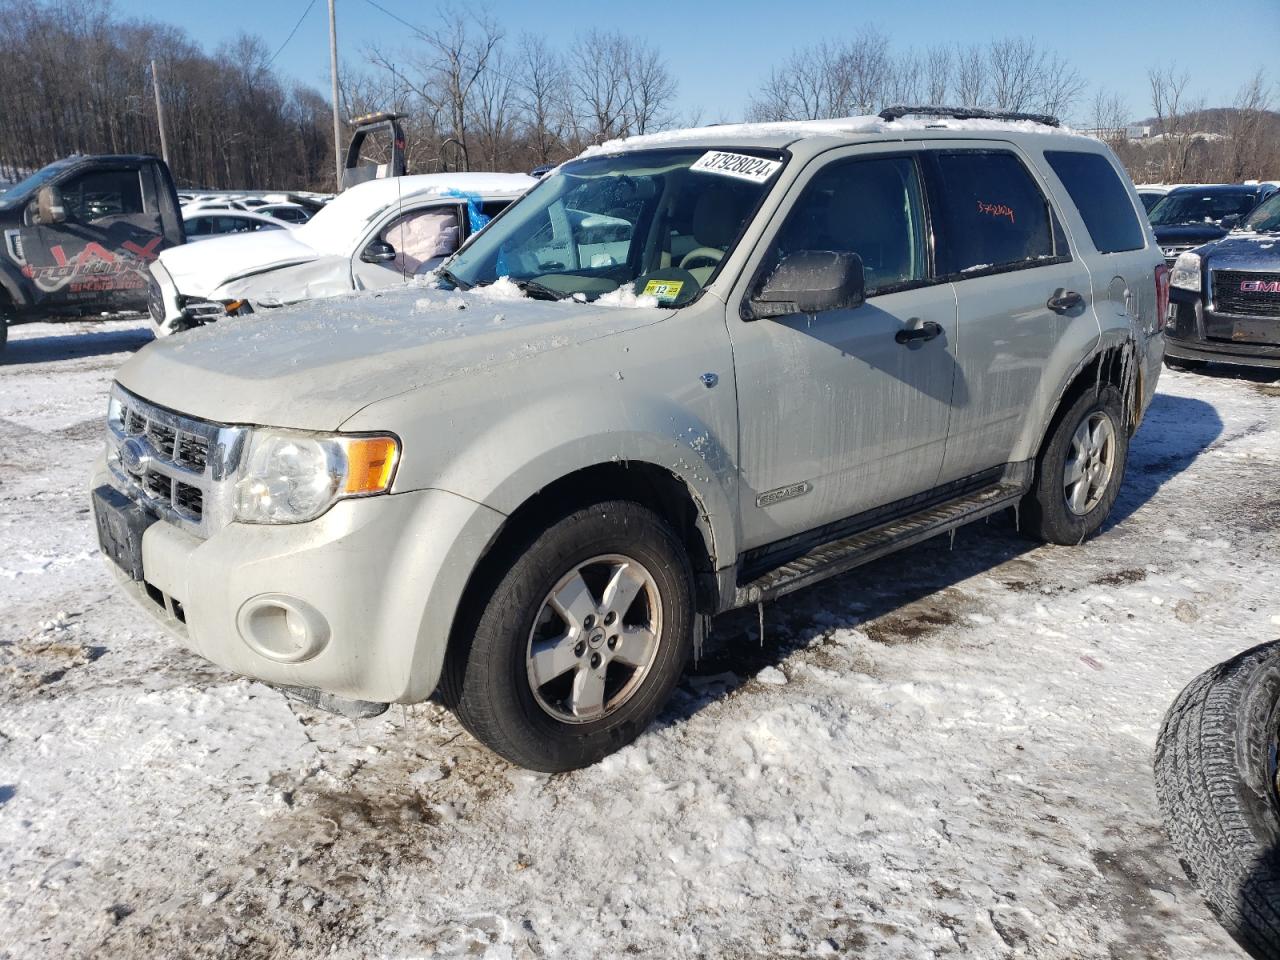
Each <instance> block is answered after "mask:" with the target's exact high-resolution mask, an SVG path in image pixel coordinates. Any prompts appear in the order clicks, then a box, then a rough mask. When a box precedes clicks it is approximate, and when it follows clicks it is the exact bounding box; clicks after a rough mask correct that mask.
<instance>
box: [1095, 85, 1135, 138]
mask: <svg viewBox="0 0 1280 960" xmlns="http://www.w3.org/2000/svg"><path fill="white" fill-rule="evenodd" d="M1090 119H1091V121H1092V129H1093V132H1094V134H1095V136H1097V137H1098V139H1100V140H1105V141H1106V142H1107V143H1108V144H1110V145H1111V146H1112V148H1115V147H1116V146H1118V145H1119V144H1120V143H1123V142H1124V140H1125V128H1126V127H1127V126H1128V124H1129V105H1128V104H1127V103H1125V101H1124V99H1123V98H1122V97H1121V96H1120V95H1119V94H1117V93H1115V92H1114V91H1111V90H1108V89H1107V88H1105V87H1099V88H1098V89H1097V90H1096V91H1095V92H1094V95H1093V105H1092V114H1091V118H1090Z"/></svg>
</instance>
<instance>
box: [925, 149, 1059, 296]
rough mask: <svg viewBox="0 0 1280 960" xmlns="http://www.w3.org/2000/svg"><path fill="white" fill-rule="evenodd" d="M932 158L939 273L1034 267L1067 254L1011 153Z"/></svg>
mask: <svg viewBox="0 0 1280 960" xmlns="http://www.w3.org/2000/svg"><path fill="white" fill-rule="evenodd" d="M936 163H937V167H936V170H937V191H936V192H937V194H938V196H937V197H936V211H937V212H936V216H935V217H934V229H935V231H936V233H937V261H938V264H937V268H938V273H939V274H940V275H952V276H954V275H961V276H963V275H966V274H977V273H991V272H997V271H1000V270H1010V269H1020V268H1023V267H1031V266H1039V265H1041V264H1044V263H1048V262H1051V261H1056V260H1058V259H1059V252H1058V251H1059V250H1061V252H1062V254H1065V253H1066V249H1065V247H1066V245H1065V241H1064V240H1063V239H1062V238H1061V236H1060V234H1059V233H1058V231H1057V229H1056V222H1055V220H1054V217H1053V213H1052V211H1051V210H1050V208H1049V202H1048V201H1047V200H1046V199H1045V196H1044V194H1043V193H1042V192H1041V191H1040V187H1039V186H1038V185H1037V184H1036V182H1035V181H1034V180H1033V179H1032V178H1031V174H1030V173H1028V172H1027V168H1026V167H1025V166H1023V164H1022V161H1021V160H1019V159H1018V158H1017V157H1015V156H1014V155H1013V154H1011V153H1005V152H1002V151H985V150H970V151H963V152H960V151H957V152H954V153H941V154H938V156H937V160H936Z"/></svg>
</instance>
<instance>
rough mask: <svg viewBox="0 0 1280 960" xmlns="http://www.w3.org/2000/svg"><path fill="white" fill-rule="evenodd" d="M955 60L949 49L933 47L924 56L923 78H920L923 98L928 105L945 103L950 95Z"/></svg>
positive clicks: (939, 46) (943, 46) (941, 46)
mask: <svg viewBox="0 0 1280 960" xmlns="http://www.w3.org/2000/svg"><path fill="white" fill-rule="evenodd" d="M954 66H955V58H954V57H953V55H952V53H951V48H950V47H948V46H945V45H938V46H933V47H930V48H929V49H928V51H927V52H926V53H925V55H924V65H923V70H924V76H923V77H922V78H921V83H922V85H923V90H924V97H925V100H927V101H928V102H929V103H946V102H947V98H948V97H949V96H950V94H951V83H952V80H951V77H952V71H953V70H954Z"/></svg>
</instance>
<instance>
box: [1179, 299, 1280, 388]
mask: <svg viewBox="0 0 1280 960" xmlns="http://www.w3.org/2000/svg"><path fill="white" fill-rule="evenodd" d="M1224 316H1226V317H1228V318H1229V316H1230V315H1223V314H1216V315H1215V314H1209V317H1210V319H1213V318H1215V317H1216V318H1221V317H1224ZM1275 324H1276V335H1277V340H1280V320H1276V321H1275ZM1205 329H1206V314H1205V310H1204V304H1203V301H1202V300H1201V299H1200V297H1199V296H1198V295H1196V294H1192V293H1189V292H1185V291H1176V295H1175V297H1174V299H1173V301H1172V302H1171V303H1170V322H1169V324H1168V326H1166V327H1165V331H1164V336H1165V347H1164V351H1165V355H1166V356H1169V357H1173V358H1174V359H1176V360H1204V361H1208V362H1211V363H1229V364H1235V365H1238V366H1245V367H1268V368H1273V369H1274V368H1280V345H1277V344H1273V343H1250V342H1247V341H1235V340H1224V339H1221V338H1217V337H1208V336H1206V335H1205Z"/></svg>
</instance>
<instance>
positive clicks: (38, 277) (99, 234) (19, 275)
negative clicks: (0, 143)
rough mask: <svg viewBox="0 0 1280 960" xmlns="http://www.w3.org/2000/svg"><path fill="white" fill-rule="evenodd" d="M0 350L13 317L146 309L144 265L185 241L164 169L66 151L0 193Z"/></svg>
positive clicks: (148, 160)
mask: <svg viewBox="0 0 1280 960" xmlns="http://www.w3.org/2000/svg"><path fill="white" fill-rule="evenodd" d="M0 232H3V234H4V237H3V244H2V247H3V249H2V251H0V350H3V349H4V344H5V342H6V341H7V339H8V327H9V325H10V324H13V323H21V322H23V321H28V320H40V319H48V318H52V317H76V316H85V315H88V314H101V313H130V312H134V311H139V312H140V311H145V310H146V307H147V290H148V284H147V276H148V274H147V265H148V264H149V263H150V262H151V261H152V260H154V259H155V258H156V256H157V255H158V254H159V253H160V251H161V250H163V249H164V248H165V247H168V246H172V245H173V244H177V243H182V242H183V241H184V233H183V229H182V214H181V212H180V211H179V208H178V195H177V192H176V191H175V190H174V186H173V178H172V176H171V175H170V174H169V168H168V166H166V165H165V163H164V161H163V160H161V159H159V158H158V157H152V156H145V155H122V156H72V157H67V158H66V159H65V160H58V161H55V162H54V163H51V164H49V165H48V166H47V167H44V168H42V169H41V170H39V171H37V172H36V173H34V174H32V175H31V176H29V177H27V179H25V180H23V181H21V182H19V183H16V184H14V185H13V186H12V187H10V188H8V189H7V190H5V191H4V192H3V193H0Z"/></svg>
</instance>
